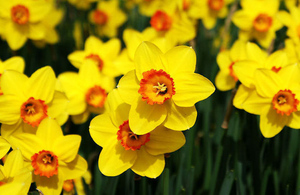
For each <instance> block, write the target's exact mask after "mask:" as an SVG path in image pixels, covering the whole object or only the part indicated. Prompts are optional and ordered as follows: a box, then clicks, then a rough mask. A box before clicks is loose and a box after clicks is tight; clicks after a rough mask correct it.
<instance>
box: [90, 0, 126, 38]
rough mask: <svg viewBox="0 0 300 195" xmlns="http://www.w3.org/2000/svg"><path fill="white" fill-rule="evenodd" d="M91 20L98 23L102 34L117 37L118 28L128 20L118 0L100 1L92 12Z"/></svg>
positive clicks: (97, 25) (99, 31)
mask: <svg viewBox="0 0 300 195" xmlns="http://www.w3.org/2000/svg"><path fill="white" fill-rule="evenodd" d="M89 20H90V22H91V23H93V24H95V25H96V30H97V32H98V34H99V35H100V36H107V37H110V38H112V37H116V36H117V33H118V28H119V27H120V26H121V25H122V24H123V23H124V22H125V21H126V20H127V16H126V14H125V13H124V12H123V11H122V10H121V9H120V8H119V3H118V1H117V0H109V1H99V3H98V4H97V8H96V9H95V10H93V11H91V12H90V14H89Z"/></svg>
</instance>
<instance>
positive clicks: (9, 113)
mask: <svg viewBox="0 0 300 195" xmlns="http://www.w3.org/2000/svg"><path fill="white" fill-rule="evenodd" d="M21 104H22V102H20V98H19V97H17V96H12V95H2V96H0V122H1V123H4V124H7V125H13V124H16V123H17V122H18V121H19V120H21V118H20V107H21Z"/></svg>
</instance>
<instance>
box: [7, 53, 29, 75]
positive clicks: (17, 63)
mask: <svg viewBox="0 0 300 195" xmlns="http://www.w3.org/2000/svg"><path fill="white" fill-rule="evenodd" d="M24 68H25V61H24V59H23V58H22V57H19V56H15V57H11V58H9V59H8V60H6V61H4V62H3V69H4V70H16V71H18V72H21V73H23V71H24Z"/></svg>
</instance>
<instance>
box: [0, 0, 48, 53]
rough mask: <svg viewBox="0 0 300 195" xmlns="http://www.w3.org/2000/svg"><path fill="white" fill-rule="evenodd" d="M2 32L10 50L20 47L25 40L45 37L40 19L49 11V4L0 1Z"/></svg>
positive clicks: (29, 1)
mask: <svg viewBox="0 0 300 195" xmlns="http://www.w3.org/2000/svg"><path fill="white" fill-rule="evenodd" d="M0 7H1V9H0V18H1V19H2V21H3V23H2V25H1V28H2V29H3V30H2V33H3V36H4V37H5V39H6V40H7V42H8V45H9V47H10V48H11V49H12V50H18V49H20V48H21V47H22V46H23V45H24V44H25V42H26V40H27V39H28V38H29V39H32V40H40V39H43V38H44V37H45V28H44V26H43V25H42V23H41V21H42V20H43V18H44V17H45V15H46V14H47V13H48V12H49V10H50V8H51V4H50V3H48V2H46V1H33V0H26V1H22V0H10V1H0Z"/></svg>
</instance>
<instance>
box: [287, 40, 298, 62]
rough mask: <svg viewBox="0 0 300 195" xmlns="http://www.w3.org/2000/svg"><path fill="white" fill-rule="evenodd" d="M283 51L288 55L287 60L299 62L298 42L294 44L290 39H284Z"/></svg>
mask: <svg viewBox="0 0 300 195" xmlns="http://www.w3.org/2000/svg"><path fill="white" fill-rule="evenodd" d="M284 45H285V47H284V49H283V50H284V51H285V52H286V54H287V55H288V59H289V62H290V63H291V64H292V63H299V62H300V44H295V42H294V41H293V40H292V39H286V40H285V41H284Z"/></svg>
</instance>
